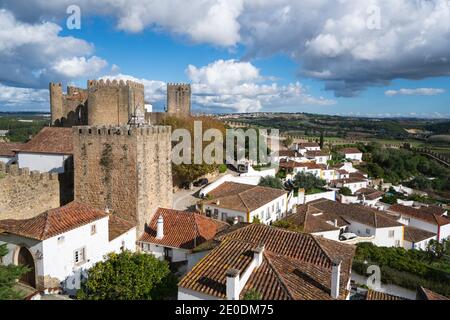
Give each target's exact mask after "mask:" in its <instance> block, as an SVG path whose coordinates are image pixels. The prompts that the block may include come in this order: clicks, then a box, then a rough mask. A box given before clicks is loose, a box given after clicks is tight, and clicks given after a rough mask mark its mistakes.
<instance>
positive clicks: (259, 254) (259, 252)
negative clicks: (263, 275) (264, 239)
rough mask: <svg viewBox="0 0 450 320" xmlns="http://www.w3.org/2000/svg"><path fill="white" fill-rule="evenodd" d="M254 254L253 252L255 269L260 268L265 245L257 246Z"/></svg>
mask: <svg viewBox="0 0 450 320" xmlns="http://www.w3.org/2000/svg"><path fill="white" fill-rule="evenodd" d="M252 252H253V261H254V262H255V268H258V267H260V266H261V264H262V262H263V252H264V245H260V246H257V247H256V248H255V249H253V250H252Z"/></svg>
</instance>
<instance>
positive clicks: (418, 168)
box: [359, 144, 450, 191]
mask: <svg viewBox="0 0 450 320" xmlns="http://www.w3.org/2000/svg"><path fill="white" fill-rule="evenodd" d="M359 147H360V146H359ZM360 149H361V150H362V151H364V152H368V153H366V154H365V159H364V160H365V161H366V162H367V164H366V166H365V167H364V168H363V170H364V171H366V172H367V173H368V174H369V176H370V177H372V178H383V179H384V180H385V182H391V183H394V184H398V183H404V184H405V185H407V186H408V187H411V188H414V189H419V190H424V191H432V190H438V191H440V190H450V170H449V169H448V168H446V167H444V166H442V165H441V164H439V163H437V162H436V161H433V160H430V159H428V158H426V157H424V156H422V155H420V154H416V153H414V152H412V151H409V150H405V149H384V148H381V147H380V146H379V145H376V144H371V145H368V146H365V147H360ZM428 177H433V178H434V179H429V178H428Z"/></svg>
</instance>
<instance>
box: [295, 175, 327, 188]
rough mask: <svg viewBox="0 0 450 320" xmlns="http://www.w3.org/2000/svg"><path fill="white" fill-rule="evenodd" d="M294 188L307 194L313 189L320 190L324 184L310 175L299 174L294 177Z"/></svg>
mask: <svg viewBox="0 0 450 320" xmlns="http://www.w3.org/2000/svg"><path fill="white" fill-rule="evenodd" d="M293 182H294V187H295V188H296V189H300V188H301V189H305V191H306V192H308V191H309V190H311V189H314V188H322V187H323V186H325V184H326V182H325V181H324V180H322V179H320V178H318V177H316V176H315V175H313V174H312V173H309V172H308V173H305V172H299V173H297V174H296V176H295V177H294V181H293Z"/></svg>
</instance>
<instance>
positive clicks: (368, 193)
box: [355, 188, 384, 200]
mask: <svg viewBox="0 0 450 320" xmlns="http://www.w3.org/2000/svg"><path fill="white" fill-rule="evenodd" d="M355 194H357V195H364V196H365V198H366V199H368V200H375V199H377V198H381V197H382V196H383V195H384V192H383V191H378V190H375V189H372V188H361V189H359V190H356V192H355ZM361 198H362V197H361Z"/></svg>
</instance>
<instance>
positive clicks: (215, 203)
mask: <svg viewBox="0 0 450 320" xmlns="http://www.w3.org/2000/svg"><path fill="white" fill-rule="evenodd" d="M208 197H209V199H208V200H206V201H205V202H204V203H203V212H204V213H205V214H206V216H208V217H212V218H214V219H219V220H222V221H228V222H231V223H232V222H233V221H234V219H237V220H238V221H239V222H253V221H254V220H255V219H259V221H260V222H261V223H264V224H270V223H272V222H273V221H276V220H278V219H280V218H281V217H283V216H284V215H285V214H286V212H287V210H288V197H287V192H286V191H285V190H281V189H275V188H269V187H262V186H254V185H248V184H243V183H235V182H225V183H223V184H221V185H220V186H218V187H217V188H215V189H214V190H212V191H210V192H209V193H208Z"/></svg>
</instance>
